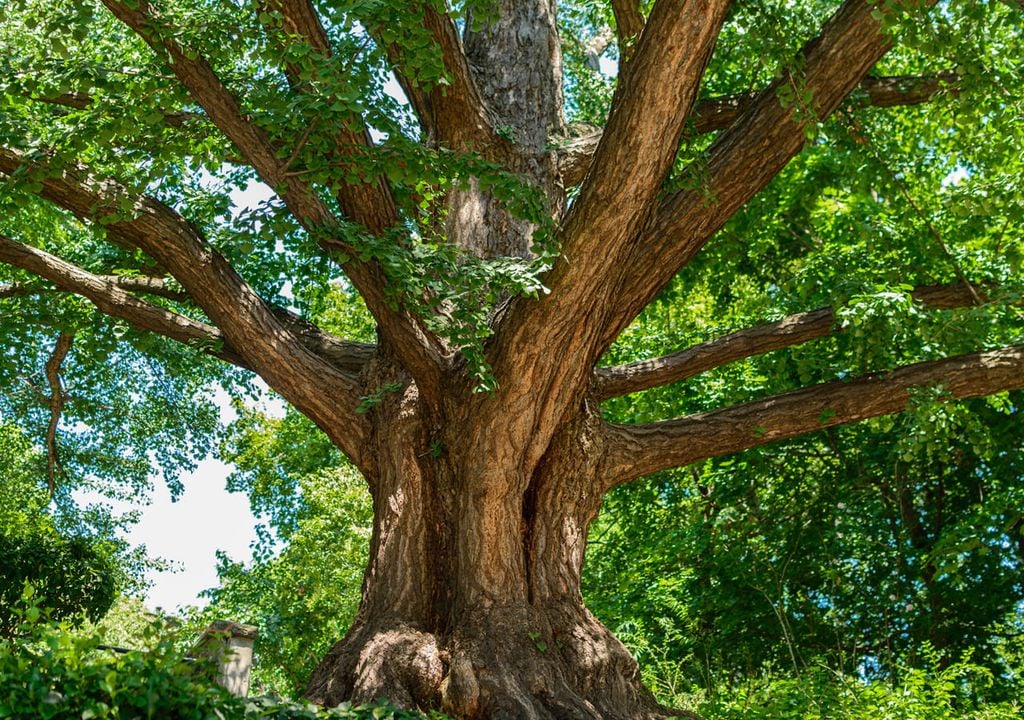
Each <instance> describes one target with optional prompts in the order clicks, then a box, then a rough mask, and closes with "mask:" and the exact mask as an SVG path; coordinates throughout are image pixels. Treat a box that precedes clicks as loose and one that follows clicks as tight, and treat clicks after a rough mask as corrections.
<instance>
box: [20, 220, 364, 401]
mask: <svg viewBox="0 0 1024 720" xmlns="http://www.w3.org/2000/svg"><path fill="white" fill-rule="evenodd" d="M0 262H3V263H7V264H8V265H11V266H13V267H17V268H20V269H22V270H26V271H28V272H30V273H33V274H34V275H38V276H39V277H41V278H43V279H45V280H48V281H50V282H52V283H53V284H54V285H55V286H56V287H57V288H59V289H60V290H62V291H66V292H72V293H75V294H76V295H81V296H82V297H84V298H86V299H87V300H89V301H90V302H92V304H93V305H95V306H96V307H97V309H99V310H100V312H102V313H103V314H105V315H109V316H111V317H115V318H119V319H121V320H124V321H125V322H127V323H128V324H129V325H131V326H132V327H134V328H135V329H136V330H140V331H143V332H152V333H156V334H157V335H161V336H163V337H166V338H168V339H170V340H175V341H177V342H180V343H183V344H185V345H188V346H189V347H193V348H195V349H196V350H199V351H200V352H203V353H206V354H207V355H210V356H212V357H216V358H219V359H221V360H223V361H225V362H228V363H231V364H232V365H237V366H238V367H240V368H244V369H246V370H252V369H253V368H252V367H250V366H249V364H248V363H247V362H246V360H245V358H243V357H242V356H241V355H240V354H239V353H238V352H237V351H236V350H234V349H233V348H232V347H231V346H230V345H229V344H228V342H227V340H226V339H225V337H224V334H223V333H222V332H221V331H220V329H219V328H216V327H214V326H213V325H208V324H206V323H204V322H200V321H199V320H193V319H192V318H189V317H186V316H185V315H181V314H180V313H176V312H174V311H172V310H167V309H166V308H162V307H159V306H157V305H153V304H152V303H148V302H146V301H145V300H141V299H139V298H137V297H136V296H134V295H132V294H130V293H129V292H127V290H128V288H126V287H125V284H124V283H122V282H120V281H122V280H124V279H125V278H122V277H119V276H114V275H94V274H92V273H90V272H88V271H86V270H83V269H82V268H80V267H78V266H76V265H72V264H71V263H69V262H67V261H65V260H62V259H60V258H58V257H56V256H55V255H51V254H50V253H47V252H45V251H43V250H40V249H38V248H34V247H31V246H29V245H23V244H21V243H19V242H16V241H15V240H12V239H10V238H8V237H5V236H3V235H0ZM131 279H132V280H137V279H138V278H131ZM4 287H8V286H4ZM11 287H12V289H19V290H22V291H25V292H27V291H28V290H29V288H23V287H19V286H11ZM50 292H52V291H50ZM14 294H16V293H14V292H11V293H10V294H6V295H5V293H4V292H3V288H0V299H2V298H4V297H8V296H10V295H14ZM271 311H272V312H273V314H274V316H275V317H276V318H277V319H278V321H280V323H281V324H282V325H283V326H284V327H285V328H287V329H288V330H289V331H290V332H292V333H293V334H294V335H296V336H297V337H298V339H299V342H301V343H302V345H303V347H305V348H306V349H307V350H309V351H310V352H312V353H314V354H315V355H319V356H320V357H322V358H323V359H324V360H326V361H327V362H329V363H330V364H331V365H333V366H334V367H335V368H337V369H338V370H340V371H342V372H345V373H347V374H348V375H350V376H351V377H352V379H353V382H354V381H355V378H357V377H358V376H359V374H360V373H362V372H363V370H364V369H365V368H366V365H367V363H368V362H369V361H370V359H371V358H372V356H373V353H374V351H375V347H374V346H373V345H369V344H366V343H357V342H352V341H350V340H342V339H340V338H337V337H335V336H333V335H331V334H329V333H325V332H324V331H322V330H320V328H318V327H316V326H315V325H313V324H311V323H309V322H307V321H306V320H304V319H302V318H300V317H299V316H297V315H295V314H294V313H291V312H289V311H288V310H285V309H284V308H278V307H275V308H272V310H271Z"/></svg>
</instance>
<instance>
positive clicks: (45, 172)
mask: <svg viewBox="0 0 1024 720" xmlns="http://www.w3.org/2000/svg"><path fill="white" fill-rule="evenodd" d="M25 168H30V169H32V170H33V171H34V172H36V173H38V174H39V175H40V177H39V178H38V181H39V182H41V184H42V189H41V190H40V193H39V194H40V195H41V196H42V197H44V198H46V199H47V200H50V201H51V202H54V203H56V204H57V205H59V206H61V207H63V208H65V209H67V210H69V211H71V212H72V213H74V214H75V215H77V216H78V217H79V218H81V219H83V220H86V221H93V222H95V220H96V218H97V217H102V216H103V215H104V214H109V213H111V212H114V213H119V212H121V210H120V205H119V203H120V202H122V201H125V200H129V201H130V202H131V206H132V209H133V211H134V214H135V215H134V217H133V218H131V219H126V220H116V221H111V222H108V223H107V224H105V225H104V227H105V229H106V231H107V234H108V236H113V237H114V238H116V239H117V240H119V241H120V242H121V243H123V244H125V245H127V246H130V247H134V248H138V249H140V250H142V251H143V252H145V253H147V254H148V255H150V256H151V257H153V258H154V259H156V260H157V261H158V262H159V263H161V264H162V265H163V266H164V267H166V268H167V270H168V272H170V273H171V275H173V276H174V278H175V279H176V280H177V281H178V282H179V283H181V285H182V287H184V289H185V291H186V292H187V293H188V294H189V296H190V297H192V298H193V299H194V300H195V302H196V304H197V305H198V306H199V307H200V308H202V310H203V312H205V313H206V315H207V317H209V318H210V320H211V321H212V322H213V323H214V325H216V326H217V327H218V328H220V330H221V331H222V332H223V333H224V337H225V338H226V340H227V342H228V343H230V345H231V347H232V348H234V350H235V351H236V352H237V353H238V354H239V355H240V356H241V357H243V358H244V359H245V362H246V364H247V365H248V366H249V367H251V368H252V369H253V370H254V371H255V372H256V373H258V374H259V375H260V376H261V377H262V378H263V379H264V380H266V382H267V384H268V385H270V387H272V388H273V389H274V390H276V391H277V392H278V393H280V394H281V395H282V396H283V397H284V398H285V399H287V400H288V401H289V402H290V403H292V404H293V405H294V406H295V407H296V408H297V409H299V410H300V411H301V412H303V414H305V415H307V416H308V417H310V419H312V420H313V421H314V422H315V423H317V424H318V425H319V426H320V427H321V428H322V429H324V430H325V432H327V434H328V435H329V436H330V437H331V438H332V439H333V440H334V441H335V442H337V443H338V446H339V447H340V448H342V450H343V451H344V452H345V453H346V454H348V455H349V456H350V457H352V458H353V459H354V460H356V462H359V461H360V451H359V448H360V442H359V440H360V437H361V436H362V434H363V433H364V432H365V431H366V428H365V419H364V418H363V416H362V415H359V414H357V413H356V411H355V410H356V407H357V406H358V404H359V396H360V388H359V386H358V385H357V384H356V383H354V382H353V381H352V380H351V378H349V376H348V375H347V374H345V373H342V372H340V371H338V370H337V369H335V368H334V367H332V366H331V365H330V364H329V363H328V362H327V361H325V360H324V359H323V358H320V357H318V356H316V355H314V354H312V353H310V352H309V351H307V350H306V349H305V348H304V347H303V346H302V344H301V343H300V342H299V341H298V339H297V338H296V336H295V335H293V334H292V333H291V332H289V331H288V330H287V329H286V328H285V327H284V326H283V325H282V324H281V322H280V321H279V320H278V319H277V318H276V317H275V315H274V313H273V311H272V310H271V309H270V308H269V307H268V306H267V305H266V304H265V303H264V302H263V300H262V299H261V298H260V297H259V296H258V295H256V293H255V292H254V291H253V289H252V288H251V287H250V286H249V285H248V284H247V283H246V282H245V281H244V280H243V279H242V278H241V277H240V276H239V275H238V273H237V272H235V270H234V268H232V267H231V265H230V264H229V263H228V262H227V260H225V259H224V257H223V256H221V255H220V254H219V253H217V252H216V251H214V250H213V249H212V248H211V247H210V246H209V244H208V243H207V242H206V241H205V239H203V238H202V237H201V236H200V235H199V234H198V232H197V231H196V229H195V228H193V227H192V226H191V225H190V224H189V223H188V222H187V221H185V219H184V218H182V217H181V216H180V215H179V214H178V213H176V212H175V211H174V210H172V209H171V208H169V207H167V206H166V205H164V204H162V203H160V202H158V201H156V200H154V199H152V198H149V197H146V196H134V195H132V194H131V193H129V192H128V191H127V190H126V189H125V188H124V187H122V186H120V185H119V184H117V183H116V182H114V181H112V180H99V179H97V178H95V177H93V176H91V175H90V174H89V173H88V171H87V170H86V169H85V168H82V167H75V168H69V167H63V168H60V169H59V170H55V169H53V168H48V167H45V166H42V165H40V164H36V163H31V162H29V161H28V160H27V159H26V158H25V157H24V156H22V155H21V154H20V153H17V152H15V151H13V150H10V149H0V173H2V174H7V175H10V174H12V173H16V172H19V171H21V172H23V171H24V169H25ZM58 173H59V174H58Z"/></svg>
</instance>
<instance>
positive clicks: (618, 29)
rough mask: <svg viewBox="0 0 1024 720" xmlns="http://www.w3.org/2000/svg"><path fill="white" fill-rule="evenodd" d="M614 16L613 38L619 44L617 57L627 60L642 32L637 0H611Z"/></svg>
mask: <svg viewBox="0 0 1024 720" xmlns="http://www.w3.org/2000/svg"><path fill="white" fill-rule="evenodd" d="M612 14H613V15H614V16H615V36H616V38H617V39H618V43H619V57H621V58H622V60H623V61H626V60H629V58H630V56H631V55H632V54H633V47H634V46H635V45H636V42H637V39H638V38H639V37H640V33H642V32H643V31H644V23H645V22H646V21H645V20H644V14H643V13H642V12H640V2H639V0H612Z"/></svg>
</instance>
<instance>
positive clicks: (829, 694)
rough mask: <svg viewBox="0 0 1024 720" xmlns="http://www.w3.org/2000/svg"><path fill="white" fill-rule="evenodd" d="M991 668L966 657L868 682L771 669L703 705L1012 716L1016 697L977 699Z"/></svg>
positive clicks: (809, 715) (851, 718)
mask: <svg viewBox="0 0 1024 720" xmlns="http://www.w3.org/2000/svg"><path fill="white" fill-rule="evenodd" d="M985 685H986V671H985V669H984V668H982V667H978V666H977V665H974V664H972V663H971V662H970V661H969V660H967V659H964V660H962V661H958V662H956V663H953V664H951V665H949V666H948V667H946V668H944V669H937V668H934V669H929V670H917V669H907V671H906V672H905V673H903V674H901V677H900V679H899V681H898V682H895V683H891V684H890V683H885V682H879V681H875V682H865V681H864V680H862V679H860V678H857V677H853V676H847V675H841V674H835V673H832V672H829V671H827V670H824V669H818V670H815V671H810V672H807V673H806V674H803V675H800V676H797V677H792V678H787V677H784V676H779V675H774V676H772V675H766V676H763V677H761V678H757V679H755V680H754V681H752V682H750V683H748V684H745V685H741V686H737V687H735V688H733V689H731V690H730V691H729V692H728V693H724V692H723V693H722V694H721V695H720V696H718V697H716V698H714V699H711V700H707V701H704V702H702V703H700V704H699V705H698V708H697V709H698V713H699V714H700V715H701V716H702V717H704V718H706V720H733V718H745V719H748V720H760V719H762V718H763V719H764V720H769V719H771V720H790V719H792V720H797V719H799V720H817V719H819V718H820V719H822V720H824V719H825V718H843V719H844V720H1013V719H1014V718H1019V717H1020V713H1021V709H1022V708H1021V706H1020V704H1019V703H1018V702H1016V701H1009V702H1002V703H985V704H981V705H979V704H977V703H976V702H974V701H973V700H972V697H976V696H977V694H978V693H977V689H978V688H979V687H981V688H983V687H984V686H985Z"/></svg>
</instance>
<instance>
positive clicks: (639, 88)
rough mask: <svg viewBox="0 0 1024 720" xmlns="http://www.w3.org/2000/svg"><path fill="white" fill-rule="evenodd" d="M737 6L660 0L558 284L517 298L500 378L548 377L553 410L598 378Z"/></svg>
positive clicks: (615, 106) (496, 359)
mask: <svg viewBox="0 0 1024 720" xmlns="http://www.w3.org/2000/svg"><path fill="white" fill-rule="evenodd" d="M728 5H729V1H728V0H659V2H657V3H656V4H655V6H654V9H653V10H652V11H651V16H650V18H649V19H648V21H647V25H646V27H645V29H644V32H643V35H642V36H641V38H640V43H639V45H638V46H637V49H636V53H635V54H634V56H633V59H632V60H630V62H629V65H628V66H626V68H625V69H624V71H623V73H622V74H621V75H620V80H619V85H618V87H617V89H616V91H615V97H614V98H613V100H612V109H611V113H610V115H609V120H608V126H607V129H606V130H605V134H604V136H603V137H602V138H601V142H600V143H599V145H598V148H597V152H596V154H595V156H594V162H593V167H592V170H591V172H590V173H589V174H588V175H587V179H586V180H584V182H583V186H582V188H581V190H580V196H579V197H578V199H577V200H576V202H575V203H573V205H572V207H571V209H570V210H569V212H568V215H567V217H566V218H565V220H564V223H563V225H562V228H561V230H560V232H559V239H560V241H561V247H562V255H561V257H560V258H559V259H558V260H557V261H556V264H555V267H554V269H553V270H552V271H551V273H550V274H549V275H548V277H547V278H546V280H545V284H547V285H548V286H549V287H550V288H551V292H550V294H548V295H547V296H545V297H544V298H542V299H541V300H540V301H527V300H520V301H518V303H517V305H516V306H515V309H514V311H512V312H510V313H509V314H508V316H507V318H508V319H507V322H506V323H505V324H504V325H503V326H502V327H501V328H499V330H498V332H497V333H496V339H495V342H494V343H493V345H492V346H491V348H490V350H491V353H492V357H493V367H494V374H495V377H496V378H497V380H498V382H499V383H501V384H505V386H506V388H507V390H508V392H509V393H519V392H522V391H523V389H524V388H523V387H521V386H520V385H517V384H523V383H525V384H529V385H530V386H531V387H530V392H531V393H536V392H538V389H537V388H536V387H534V386H533V385H534V382H533V378H536V377H546V378H549V385H548V386H547V387H545V388H544V389H543V390H539V391H540V392H550V393H551V404H550V407H551V410H552V416H551V417H552V418H555V417H558V416H560V414H561V412H562V409H563V408H562V407H560V406H562V404H563V403H565V404H571V403H574V402H576V401H577V400H578V399H579V397H580V395H581V393H582V392H584V391H585V390H586V388H587V386H588V385H589V378H590V374H591V371H592V368H593V366H594V364H595V363H596V361H597V358H598V357H599V355H600V353H599V352H598V351H597V347H598V343H597V339H596V337H595V335H594V331H595V330H596V331H597V332H598V333H599V332H600V329H601V327H603V324H604V323H603V322H602V320H601V319H602V318H603V317H604V316H605V315H606V314H607V313H608V312H609V310H608V308H607V307H606V303H607V300H608V297H607V295H608V291H609V288H610V286H613V285H614V283H615V280H616V278H617V273H618V272H621V271H622V270H621V266H620V262H621V260H622V256H623V254H624V253H625V252H626V251H627V249H628V247H629V245H630V244H631V243H632V242H634V241H635V240H636V237H637V235H638V234H639V231H640V229H641V228H642V227H643V225H644V224H645V222H646V220H647V218H648V217H649V215H650V213H651V211H652V209H653V206H654V205H655V203H656V197H657V192H658V189H659V187H660V186H661V183H662V180H663V179H664V177H665V174H666V173H667V172H668V169H669V167H670V166H671V164H672V161H673V158H674V157H675V155H676V149H677V143H678V141H679V136H680V134H681V133H682V130H683V125H684V123H685V121H686V117H687V116H688V115H689V113H690V110H691V108H692V106H693V103H694V100H695V98H696V96H697V89H698V87H699V85H700V81H701V78H702V76H703V73H704V68H705V66H706V64H707V62H708V60H709V58H710V56H711V51H712V49H713V48H714V44H715V40H716V39H717V37H718V33H719V31H720V29H721V25H722V23H723V22H724V19H725V12H726V8H727V7H728ZM680 78H683V79H684V80H683V81H682V82H680ZM551 348H560V349H561V351H562V352H561V353H560V354H557V355H555V354H553V353H552V352H551ZM555 398H557V400H556V399H555ZM545 404H546V403H545ZM538 437H542V434H540V435H538Z"/></svg>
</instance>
